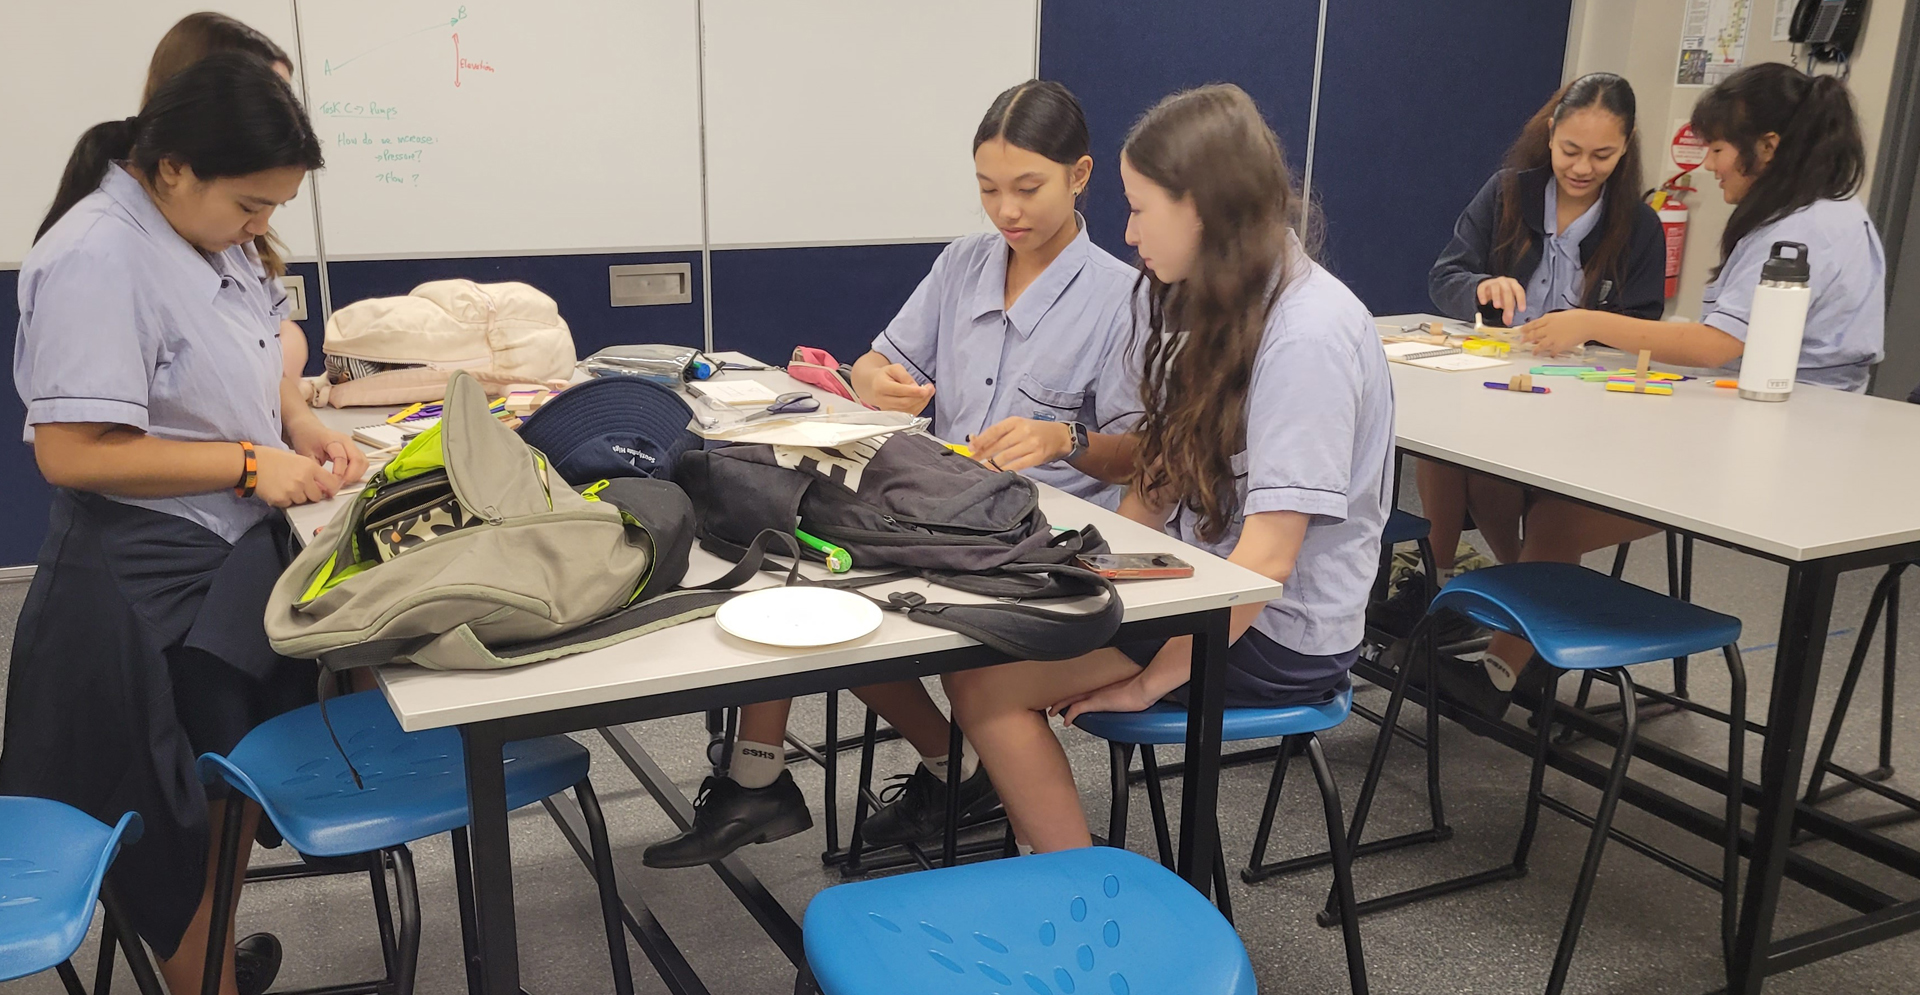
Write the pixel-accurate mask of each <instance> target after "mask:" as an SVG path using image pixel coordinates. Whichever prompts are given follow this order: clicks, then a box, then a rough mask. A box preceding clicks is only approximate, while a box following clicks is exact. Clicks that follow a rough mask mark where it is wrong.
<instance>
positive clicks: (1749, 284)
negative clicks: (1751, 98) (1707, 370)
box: [1700, 199, 1887, 392]
mask: <svg viewBox="0 0 1920 995" xmlns="http://www.w3.org/2000/svg"><path fill="white" fill-rule="evenodd" d="M1775 242H1799V243H1800V244H1802V245H1805V246H1806V247H1807V263H1808V266H1809V268H1810V269H1811V270H1812V279H1811V280H1809V281H1808V283H1807V288H1808V289H1809V290H1810V291H1811V292H1812V299H1811V301H1809V303H1808V305H1807V331H1806V335H1805V337H1803V338H1802V339H1801V340H1800V369H1799V372H1798V373H1796V374H1795V375H1794V379H1795V380H1796V381H1798V382H1800V383H1811V384H1819V385H1821V386H1823V387H1838V388H1840V389H1841V390H1851V391H1855V392H1860V391H1864V390H1866V389H1867V374H1868V372H1869V371H1870V368H1871V367H1872V366H1873V364H1875V363H1877V362H1879V361H1880V360H1881V358H1882V357H1884V356H1885V355H1886V352H1885V344H1886V323H1887V305H1886V300H1887V291H1886V288H1887V256H1886V252H1885V250H1883V249H1882V248H1881V246H1880V233H1879V232H1877V231H1874V228H1873V219H1871V218H1869V217H1867V209H1866V208H1864V207H1862V206H1861V205H1860V201H1858V200H1856V199H1848V200H1816V201H1814V202H1813V203H1811V204H1808V205H1807V206H1806V207H1803V208H1801V209H1799V210H1798V211H1795V212H1793V213H1792V214H1789V215H1787V216H1786V217H1784V218H1781V219H1780V220H1778V221H1775V222H1773V223H1772V224H1768V225H1761V226H1760V227H1758V228H1755V229H1754V230H1752V231H1750V232H1748V233H1747V236H1746V237H1745V238H1743V239H1741V240H1740V241H1739V242H1737V243H1735V244H1734V247H1733V251H1732V252H1731V253H1729V254H1728V255H1727V261H1726V264H1725V265H1723V266H1721V267H1720V275H1719V276H1718V277H1716V278H1715V279H1714V281H1713V282H1712V283H1709V284H1707V289H1706V292H1705V293H1704V294H1702V295H1701V299H1700V307H1701V311H1702V312H1703V313H1702V314H1701V316H1700V320H1701V321H1703V322H1705V323H1706V324H1709V325H1712V326H1713V327H1715V328H1718V329H1720V330H1721V331H1723V332H1726V333H1727V334H1728V335H1731V336H1733V337H1734V338H1736V339H1739V340H1740V341H1741V342H1745V341H1746V340H1747V323H1748V322H1749V321H1751V320H1752V319H1753V292H1754V291H1755V290H1757V289H1759V287H1760V267H1762V266H1764V265H1766V262H1767V257H1768V256H1769V255H1770V254H1772V252H1773V243H1775ZM1727 368H1728V369H1730V370H1738V369H1739V368H1740V361H1739V360H1738V359H1736V360H1734V361H1733V362H1731V363H1729V364H1727Z"/></svg>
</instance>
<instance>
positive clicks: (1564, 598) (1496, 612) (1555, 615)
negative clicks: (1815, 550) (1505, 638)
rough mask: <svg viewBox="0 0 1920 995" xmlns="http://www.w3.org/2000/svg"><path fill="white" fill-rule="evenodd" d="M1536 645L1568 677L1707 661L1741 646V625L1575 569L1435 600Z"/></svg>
mask: <svg viewBox="0 0 1920 995" xmlns="http://www.w3.org/2000/svg"><path fill="white" fill-rule="evenodd" d="M1442 608H1450V609H1452V610H1454V611H1456V612H1459V613H1460V614H1462V615H1465V616H1466V617H1467V618H1470V619H1472V620H1473V621H1475V622H1478V623H1479V624H1481V625H1484V626H1486V627H1487V628H1489V629H1496V630H1498V631H1500V632H1505V633H1509V634H1511V635H1515V636H1519V637H1521V638H1522V639H1525V640H1526V641H1527V642H1530V643H1532V644H1533V648H1534V650H1535V651H1536V652H1538V653H1539V654H1540V658H1541V659H1543V660H1545V661H1547V662H1548V663H1551V664H1553V665H1554V666H1556V667H1559V668H1561V669H1563V670H1595V669H1599V668H1602V667H1624V666H1629V665H1632V664H1636V663H1648V662H1650V661H1653V660H1671V659H1674V658H1675V657H1685V656H1690V655H1692V654H1694V653H1705V652H1707V651H1710V650H1718V649H1720V648H1721V647H1723V646H1729V645H1732V644H1734V643H1736V642H1738V641H1739V639H1740V620H1739V619H1737V618H1734V617H1733V616H1731V615H1722V614H1720V613H1719V612H1716V611H1709V610H1707V609H1705V608H1701V607H1700V606H1698V605H1692V604H1688V603H1687V602H1685V601H1680V600H1678V599H1675V598H1669V597H1667V596H1665V595H1662V594H1656V593H1654V592H1652V591H1649V590H1647V589H1646V588H1644V587H1639V586H1637V585H1634V584H1629V583H1627V582H1626V581H1622V580H1615V579H1613V578H1612V577H1609V576H1607V575H1606V574H1602V573H1597V572H1595V571H1592V570H1588V569H1587V568H1585V567H1582V566H1577V565H1575V564H1571V563H1515V564H1510V565H1507V566H1498V567H1489V568H1487V569H1485V570H1474V571H1470V572H1468V573H1464V574H1461V575H1459V576H1457V577H1455V578H1454V579H1453V580H1452V581H1451V582H1449V583H1448V584H1447V586H1446V587H1444V588H1442V589H1441V591H1440V596H1439V597H1438V598H1435V599H1434V602H1433V609H1432V610H1434V611H1438V610H1440V609H1442Z"/></svg>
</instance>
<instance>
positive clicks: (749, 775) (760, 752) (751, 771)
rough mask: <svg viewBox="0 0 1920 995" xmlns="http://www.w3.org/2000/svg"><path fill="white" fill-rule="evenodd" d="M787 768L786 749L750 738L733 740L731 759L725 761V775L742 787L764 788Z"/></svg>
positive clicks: (778, 777)
mask: <svg viewBox="0 0 1920 995" xmlns="http://www.w3.org/2000/svg"><path fill="white" fill-rule="evenodd" d="M786 769H787V751H786V749H785V748H783V747H779V746H768V745H767V744H765V743H755V742H752V741H750V740H745V739H736V740H734V741H733V759H732V760H730V761H728V762H727V776H728V777H731V778H733V780H734V782H735V783H736V784H738V785H740V786H741V787H743V788H764V787H766V786H767V785H769V784H772V783H773V782H775V781H777V780H779V779H780V772H781V771H783V770H786Z"/></svg>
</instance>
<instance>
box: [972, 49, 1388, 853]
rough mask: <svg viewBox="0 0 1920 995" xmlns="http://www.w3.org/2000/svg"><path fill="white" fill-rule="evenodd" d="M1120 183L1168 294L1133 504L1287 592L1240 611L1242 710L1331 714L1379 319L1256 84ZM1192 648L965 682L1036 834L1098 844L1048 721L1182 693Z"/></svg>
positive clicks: (1348, 625)
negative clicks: (1327, 255) (1307, 243)
mask: <svg viewBox="0 0 1920 995" xmlns="http://www.w3.org/2000/svg"><path fill="white" fill-rule="evenodd" d="M1120 173H1121V177H1122V180H1123V181H1124V182H1125V185H1126V193H1127V200H1128V202H1129V203H1130V204H1131V205H1132V220H1131V221H1130V222H1129V224H1128V226H1127V241H1128V242H1129V243H1131V244H1133V245H1135V246H1137V247H1138V248H1139V250H1140V258H1141V262H1142V263H1143V264H1144V265H1145V266H1146V268H1147V269H1148V271H1149V272H1150V273H1151V274H1152V281H1151V284H1150V288H1149V291H1150V294H1151V300H1152V301H1153V303H1154V307H1153V309H1152V312H1151V313H1152V321H1151V327H1150V330H1149V332H1148V334H1147V336H1146V338H1145V345H1144V346H1143V350H1144V353H1145V357H1144V363H1145V365H1144V371H1145V373H1144V381H1143V385H1142V390H1141V393H1142V397H1143V398H1144V399H1145V409H1146V410H1145V413H1144V415H1143V417H1142V419H1141V421H1140V422H1139V424H1138V426H1137V427H1136V429H1135V433H1136V436H1137V438H1138V439H1139V449H1138V457H1137V465H1136V469H1135V472H1134V475H1133V477H1132V479H1131V481H1130V484H1131V487H1130V489H1129V491H1128V494H1127V497H1126V500H1125V501H1124V502H1123V504H1122V506H1121V510H1122V512H1123V513H1124V514H1127V515H1129V516H1130V517H1133V518H1135V519H1137V520H1139V521H1141V522H1143V523H1146V524H1149V525H1153V526H1156V527H1167V528H1168V529H1169V531H1171V532H1172V533H1173V534H1174V535H1177V536H1179V537H1180V538H1182V539H1185V540H1187V541H1189V542H1193V543H1196V544H1198V545H1200V546H1202V547H1203V548H1206V549H1209V550H1212V551H1213V552H1215V553H1218V554H1220V555H1223V556H1226V557H1227V558H1228V559H1229V560H1231V561H1232V562H1234V563H1237V564H1239V565H1241V566H1243V567H1246V568H1247V569H1250V570H1253V571H1255V572H1257V573H1260V574H1263V575H1265V576H1267V577H1270V578H1272V579H1274V580H1276V581H1280V582H1282V583H1284V584H1285V593H1284V594H1283V595H1282V596H1281V597H1280V598H1279V599H1278V600H1276V601H1272V602H1268V603H1265V604H1251V605H1245V606H1241V607H1237V608H1235V609H1234V610H1233V613H1232V621H1231V623H1230V624H1229V627H1228V635H1229V636H1230V637H1231V638H1232V639H1233V645H1232V649H1231V651H1230V655H1229V658H1228V663H1227V667H1228V673H1227V679H1226V700H1227V704H1228V705H1239V706H1276V705H1288V704H1302V703H1307V702H1322V701H1326V700H1328V699H1329V698H1331V697H1332V696H1334V695H1336V694H1338V693H1340V692H1341V691H1342V690H1343V689H1345V688H1346V687H1347V686H1348V678H1347V671H1348V669H1349V668H1350V667H1352V666H1353V663H1354V661H1355V660H1356V659H1357V657H1358V655H1359V646H1360V642H1361V638H1362V636H1363V634H1364V629H1365V624H1366V619H1365V614H1366V603H1367V597H1368V593H1369V591H1370V589H1371V587H1372V584H1373V577H1374V573H1375V571H1376V570H1377V569H1378V567H1379V562H1380V559H1379V558H1380V533H1381V529H1382V528H1383V527H1384V525H1385V523H1386V519H1387V513H1388V508H1389V504H1388V500H1389V498H1388V493H1387V492H1388V482H1389V480H1390V477H1391V468H1390V456H1391V453H1392V450H1393V383H1392V380H1391V378H1390V377H1389V376H1388V373H1387V363H1386V357H1385V355H1384V354H1383V353H1382V352H1381V351H1380V345H1379V337H1378V333H1377V332H1376V331H1375V330H1374V325H1373V318H1372V316H1371V315H1369V314H1368V313H1367V309H1366V307H1365V306H1364V305H1362V304H1361V303H1360V301H1359V299H1358V298H1356V297H1355V296H1354V295H1353V293H1352V292H1351V291H1349V290H1348V289H1347V288H1346V287H1345V286H1343V285H1342V284H1341V283H1340V282H1339V281H1338V280H1336V279H1335V278H1334V277H1333V276H1332V275H1330V274H1329V273H1327V271H1326V270H1324V269H1321V268H1320V267H1319V266H1318V265H1317V264H1315V263H1314V262H1313V261H1312V260H1311V259H1309V258H1308V257H1307V255H1306V253H1305V252H1304V251H1303V249H1302V247H1301V245H1300V243H1299V241H1298V240H1297V239H1295V238H1294V237H1293V234H1292V232H1291V231H1290V230H1289V228H1288V224H1289V222H1290V221H1291V219H1292V217H1293V215H1294V212H1295V211H1296V209H1297V205H1298V200H1297V198H1296V196H1295V195H1294V193H1293V190H1292V184H1291V179H1290V177H1289V176H1288V173H1287V168H1286V160H1285V158H1284V156H1283V155H1282V154H1281V151H1280V144H1279V140H1278V139H1277V138H1276V137H1275V136H1274V134H1273V131H1272V129H1271V128H1269V127H1268V126H1267V124H1266V122H1265V121H1264V120H1262V118H1261V116H1260V112H1259V109H1258V108H1256V107H1255V106H1254V104H1253V101H1252V100H1251V99H1249V98H1248V97H1247V95H1246V94H1245V93H1244V92H1242V91H1241V90H1240V89H1239V88H1238V87H1234V86H1208V87H1202V88H1200V89H1198V90H1192V91H1188V92H1185V93H1180V94H1176V95H1174V96H1172V97H1168V98H1167V99H1166V100H1163V101H1161V103H1160V104H1159V106H1157V107H1155V108H1154V109H1153V110H1151V111H1149V112H1148V113H1147V115H1146V116H1145V117H1144V118H1142V119H1141V121H1140V123H1138V124H1137V125H1135V126H1134V129H1133V133H1132V134H1131V135H1129V136H1128V139H1127V143H1126V146H1125V149H1124V150H1123V152H1122V157H1121V163H1120ZM1191 653H1192V639H1191V637H1181V638H1178V639H1173V640H1167V641H1153V642H1149V643H1145V644H1135V645H1128V646H1123V647H1120V648H1109V649H1103V650H1099V651H1097V652H1094V653H1091V654H1088V655H1087V656H1084V657H1080V658H1078V659H1075V660H1066V661H1046V662H1027V663H1012V664H1006V665H1004V666H1000V667H991V668H986V669H982V670H972V671H965V672H962V673H955V674H949V675H947V677H946V682H947V688H948V692H949V694H950V696H951V697H952V700H953V707H954V714H955V716H956V718H958V719H959V722H960V725H961V727H962V728H964V729H966V731H967V735H968V737H970V738H971V739H972V740H973V742H974V743H975V745H976V746H977V748H978V749H979V751H980V759H981V762H982V763H983V764H985V765H986V767H987V770H988V772H989V773H990V774H991V775H992V777H993V783H994V786H995V787H996V788H997V789H998V790H999V793H1000V798H1001V801H1002V802H1003V803H1004V804H1005V806H1006V810H1007V815H1008V817H1009V818H1010V819H1011V820H1012V821H1013V825H1014V831H1015V832H1016V833H1017V834H1018V835H1019V837H1020V838H1021V839H1022V840H1023V841H1024V842H1025V843H1027V844H1029V845H1031V846H1032V847H1033V848H1034V849H1035V850H1041V851H1049V850H1063V849H1069V848H1073V847H1082V846H1088V845H1090V843H1091V842H1092V839H1091V836H1090V835H1089V833H1088V831H1087V825H1086V817H1085V813H1084V812H1082V810H1081V808H1080V796H1079V791H1078V790H1077V789H1076V788H1075V786H1074V780H1073V772H1072V770H1071V769H1070V768H1069V767H1068V765H1067V758H1066V754H1065V752H1064V751H1063V750H1062V748H1061V745H1060V741H1059V740H1058V739H1057V738H1056V737H1055V736H1054V734H1053V732H1052V730H1050V729H1049V728H1048V726H1047V716H1048V714H1057V715H1060V716H1061V718H1062V720H1063V721H1064V722H1068V723H1071V722H1072V721H1073V719H1074V718H1075V717H1076V716H1078V715H1080V714H1081V713H1083V712H1091V711H1139V710H1141V709H1144V708H1147V707H1148V706H1150V705H1152V704H1153V703H1154V702H1156V701H1159V700H1160V699H1162V698H1164V697H1167V696H1169V695H1172V696H1174V697H1175V698H1176V699H1177V698H1178V697H1179V695H1178V692H1179V690H1180V689H1181V688H1182V687H1183V686H1184V685H1185V684H1186V683H1187V682H1188V678H1189V677H1190V675H1191Z"/></svg>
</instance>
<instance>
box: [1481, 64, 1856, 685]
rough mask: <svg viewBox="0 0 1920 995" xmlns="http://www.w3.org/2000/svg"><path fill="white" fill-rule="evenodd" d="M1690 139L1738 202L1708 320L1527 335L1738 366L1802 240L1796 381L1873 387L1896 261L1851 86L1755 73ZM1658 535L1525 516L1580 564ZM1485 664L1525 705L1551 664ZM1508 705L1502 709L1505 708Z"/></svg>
mask: <svg viewBox="0 0 1920 995" xmlns="http://www.w3.org/2000/svg"><path fill="white" fill-rule="evenodd" d="M1693 130H1694V131H1695V132H1696V133H1697V134H1699V135H1700V136H1701V137H1702V138H1705V139H1706V140H1707V142H1708V145H1707V159H1706V162H1705V164H1704V165H1705V166H1706V169H1707V171H1708V172H1710V173H1712V174H1713V175H1714V177H1715V178H1716V179H1718V180H1719V181H1720V194H1721V196H1722V197H1724V198H1725V199H1726V201H1727V202H1728V203H1730V204H1733V205H1735V207H1734V209H1733V216H1732V217H1730V218H1729V219H1728V220H1727V227H1726V231H1725V232H1724V233H1723V234H1722V235H1721V237H1720V265H1719V266H1718V267H1716V268H1715V269H1714V273H1713V282H1711V283H1709V284H1708V285H1707V289H1706V292H1705V294H1704V295H1703V297H1702V301H1701V310H1702V312H1703V313H1702V315H1701V319H1700V321H1698V322H1689V323H1676V322H1657V321H1649V320H1645V319H1641V318H1633V317H1628V316H1626V315H1620V314H1608V313H1605V312H1602V311H1592V310H1575V311H1562V312H1559V313H1557V314H1549V315H1546V316H1544V317H1541V318H1536V319H1534V320H1533V321H1531V322H1528V323H1527V324H1526V325H1525V326H1523V327H1522V328H1521V334H1522V336H1523V337H1525V338H1526V340H1527V341H1529V342H1532V343H1533V344H1534V346H1535V348H1536V349H1537V350H1539V351H1540V352H1541V353H1542V354H1545V355H1552V354H1555V353H1559V352H1565V351H1567V350H1568V349H1571V348H1572V347H1574V346H1576V345H1579V344H1580V343H1583V342H1587V341H1599V342H1601V343H1602V344H1605V345H1609V346H1612V347H1614V348H1616V349H1620V350H1623V351H1625V352H1628V353H1637V352H1638V351H1640V350H1642V349H1651V350H1652V351H1653V358H1654V359H1655V360H1657V361H1659V362H1662V363H1671V364H1673V365H1676V366H1694V367H1717V366H1737V364H1738V362H1739V359H1740V354H1741V352H1742V351H1743V349H1744V348H1745V338H1746V334H1747V323H1748V321H1749V320H1750V319H1751V318H1752V308H1753V294H1754V290H1755V289H1756V288H1757V287H1758V285H1759V282H1760V267H1761V265H1762V264H1763V263H1764V262H1765V261H1766V259H1767V255H1768V253H1769V252H1770V251H1771V249H1772V247H1773V243H1775V242H1778V241H1789V242H1799V243H1801V244H1803V245H1805V246H1806V247H1807V257H1808V261H1809V262H1810V263H1811V264H1812V269H1813V273H1812V281H1811V284H1810V286H1811V290H1812V301H1811V304H1810V305H1809V307H1808V310H1807V326H1806V328H1807V330H1806V338H1805V340H1804V341H1803V342H1802V344H1801V347H1800V364H1799V373H1798V374H1797V376H1796V379H1797V380H1798V381H1799V382H1801V383H1811V384H1819V385H1822V386H1827V387H1835V388H1839V389H1842V390H1851V391H1856V392H1859V391H1864V390H1866V387H1867V375H1868V372H1869V370H1870V369H1871V367H1872V366H1873V364H1874V363H1876V362H1878V361H1879V360H1880V358H1881V355H1882V349H1881V347H1882V341H1883V335H1884V328H1885V321H1886V289H1885V288H1886V257H1885V254H1884V253H1883V251H1882V249H1881V245H1880V235H1879V233H1878V232H1876V231H1874V228H1873V222H1872V220H1871V219H1869V218H1868V217H1867V212H1866V209H1865V208H1864V207H1863V206H1861V204H1860V201H1859V200H1858V199H1856V198H1855V196H1854V195H1855V194H1856V193H1857V192H1858V191H1859V188H1860V183H1861V180H1862V178H1863V177H1864V176H1865V174H1866V148H1865V145H1864V144H1863V143H1862V141H1861V138H1860V122H1859V119H1858V118H1857V117H1855V116H1854V111H1853V101H1852V99H1851V98H1849V97H1848V95H1847V89H1846V86H1845V84H1843V83H1842V82H1841V81H1840V80H1839V79H1838V78H1836V77H1833V76H1809V75H1807V74H1805V73H1802V72H1801V71H1799V70H1798V69H1795V68H1793V67H1792V66H1787V65H1782V64H1780V63H1763V64H1761V65H1757V66H1749V67H1747V68H1745V69H1742V70H1740V71H1738V72H1736V73H1734V74H1733V75H1731V76H1728V77H1727V78H1726V79H1725V80H1723V81H1721V82H1720V83H1718V84H1716V85H1715V86H1714V87H1713V89H1711V90H1708V91H1707V92H1706V94H1705V95H1704V96H1702V97H1701V98H1700V100H1699V102H1698V103H1696V104H1694V107H1693ZM1701 441H1702V443H1703V444H1707V445H1711V444H1712V440H1711V439H1703V440H1701ZM1655 531H1657V530H1656V529H1655V528H1654V527H1653V526H1651V525H1646V524H1644V523H1641V522H1635V521H1631V520H1629V519H1625V518H1621V517H1619V516H1617V515H1612V514H1608V513H1607V512H1604V511H1600V510H1598V509H1595V508H1590V507H1588V506H1586V505H1581V504H1574V503H1573V502H1570V501H1565V500H1561V499H1559V498H1542V499H1541V500H1539V501H1537V502H1536V503H1535V504H1534V506H1533V507H1532V508H1531V509H1530V510H1529V511H1528V514H1527V539H1526V543H1525V545H1524V546H1523V547H1522V548H1521V553H1520V558H1521V559H1522V560H1525V561H1534V562H1539V561H1546V562H1562V563H1578V562H1580V557H1581V556H1582V555H1584V554H1586V553H1589V552H1591V551H1593V550H1596V549H1605V548H1607V547H1609V546H1615V545H1619V544H1620V543H1623V542H1631V541H1633V540H1635V539H1639V538H1642V537H1645V536H1648V535H1651V534H1653V533H1654V532H1655ZM1487 656H1488V660H1489V664H1488V667H1487V668H1486V669H1487V671H1488V674H1489V680H1494V678H1493V676H1492V675H1493V673H1494V672H1495V671H1496V670H1500V671H1507V672H1510V673H1512V674H1514V675H1516V676H1515V679H1514V680H1506V681H1502V680H1495V681H1494V682H1495V686H1496V689H1497V690H1499V691H1502V692H1506V693H1509V694H1511V695H1512V696H1513V697H1517V698H1518V699H1519V700H1520V701H1521V703H1522V705H1531V704H1533V703H1535V702H1536V701H1537V700H1538V698H1539V696H1540V690H1539V689H1540V687H1541V686H1543V684H1544V679H1543V677H1542V675H1543V674H1544V673H1545V668H1543V667H1540V666H1538V665H1533V664H1531V663H1530V662H1529V661H1530V660H1531V659H1532V656H1533V648H1532V647H1531V646H1529V645H1527V644H1526V643H1525V642H1524V641H1522V640H1520V639H1516V638H1514V637H1512V636H1506V635H1500V636H1496V637H1495V640H1494V643H1493V645H1492V646H1491V647H1489V649H1488V654H1487ZM1523 668H1524V670H1523ZM1516 681H1517V686H1516ZM1501 685H1505V686H1501ZM1505 707H1506V702H1505V701H1504V700H1499V708H1500V710H1501V711H1504V710H1505Z"/></svg>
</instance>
